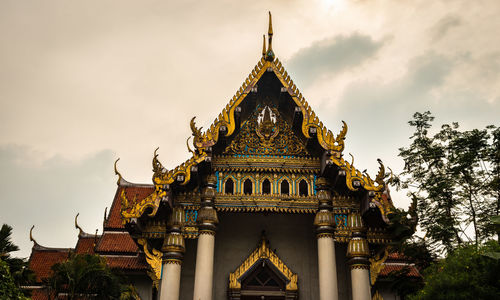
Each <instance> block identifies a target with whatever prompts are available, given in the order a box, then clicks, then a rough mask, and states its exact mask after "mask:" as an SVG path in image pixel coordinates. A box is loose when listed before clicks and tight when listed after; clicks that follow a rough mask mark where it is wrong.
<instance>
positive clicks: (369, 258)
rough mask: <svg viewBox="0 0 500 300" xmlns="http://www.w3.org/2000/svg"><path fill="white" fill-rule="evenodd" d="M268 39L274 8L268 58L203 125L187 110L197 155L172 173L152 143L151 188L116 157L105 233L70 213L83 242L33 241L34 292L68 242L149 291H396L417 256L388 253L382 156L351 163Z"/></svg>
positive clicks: (186, 294)
mask: <svg viewBox="0 0 500 300" xmlns="http://www.w3.org/2000/svg"><path fill="white" fill-rule="evenodd" d="M272 37H273V30H272V23H271V15H269V31H268V36H267V39H266V37H265V36H264V39H263V49H262V57H261V59H260V60H259V61H258V62H257V65H256V66H255V67H254V68H253V69H252V70H251V72H250V75H249V76H248V78H246V79H245V81H244V82H243V84H242V86H241V87H240V88H239V90H238V91H237V92H236V94H235V96H234V97H233V98H231V100H230V101H229V103H228V104H227V106H226V107H225V108H224V109H223V110H222V112H221V113H220V115H219V116H218V117H217V118H216V119H215V121H214V122H213V124H212V125H211V126H210V127H209V128H208V129H206V130H205V131H203V130H202V129H201V128H198V127H197V126H196V123H195V118H193V119H192V120H191V122H190V126H191V130H192V144H191V145H190V143H188V150H189V151H190V152H191V153H192V156H191V158H189V159H188V160H187V161H185V162H183V163H181V164H180V165H179V166H178V167H176V168H174V169H172V170H168V169H166V168H165V167H163V165H162V163H161V161H160V157H159V154H158V151H155V152H154V157H153V162H152V164H153V183H152V184H150V185H140V184H133V183H130V182H128V181H126V180H125V179H124V178H123V177H122V175H121V174H120V173H119V171H118V170H117V167H116V163H115V172H116V174H117V175H118V188H117V192H116V195H115V198H114V200H113V203H112V205H111V209H110V212H109V214H107V213H105V216H104V223H103V229H104V230H103V233H102V234H101V235H91V234H87V233H85V232H84V231H83V230H82V229H81V228H80V227H79V226H78V224H77V223H76V219H75V226H76V227H77V228H78V229H79V242H78V244H77V246H76V247H75V248H72V249H59V250H57V249H55V250H54V248H47V247H42V246H40V245H39V244H38V243H36V242H35V245H34V247H33V253H32V256H31V259H30V263H31V265H32V268H33V269H34V270H35V272H36V273H37V275H38V278H39V284H38V285H37V286H34V287H32V289H33V291H34V292H35V293H37V294H40V295H41V296H39V297H44V296H43V293H44V292H43V291H44V285H43V276H48V274H49V273H50V272H49V271H47V269H44V270H42V269H43V268H40V263H38V262H37V257H38V256H41V255H42V254H43V253H48V252H50V251H52V252H54V253H59V256H58V257H59V258H57V259H56V258H54V259H52V260H51V263H52V264H53V263H55V262H57V261H61V260H64V259H65V258H67V256H68V253H69V252H71V251H74V252H77V253H97V254H100V255H102V256H104V257H105V258H106V260H107V261H108V264H109V265H110V266H111V267H112V268H115V269H119V270H121V271H122V272H124V273H125V274H126V275H128V276H129V279H130V280H131V282H133V283H134V284H135V286H136V287H137V291H138V296H140V298H141V299H160V300H179V299H182V300H188V299H189V300H191V299H193V300H211V299H217V300H219V299H229V300H232V299H241V300H249V299H259V300H261V299H269V300H271V299H320V300H333V299H346V300H348V299H353V300H369V299H372V298H375V299H382V298H384V299H397V295H396V294H395V293H394V292H392V291H390V289H389V287H387V288H384V285H383V284H382V285H380V284H379V285H377V288H374V287H373V286H374V283H375V282H376V281H377V280H378V281H381V280H382V281H383V280H384V276H386V275H387V274H388V273H389V272H390V271H392V270H398V269H402V268H403V267H408V266H409V265H408V263H406V262H405V261H404V260H403V261H401V260H400V259H399V258H398V257H397V255H396V256H394V255H393V256H392V257H391V256H390V255H389V254H388V252H387V245H388V244H389V243H390V242H391V239H392V237H391V235H390V234H389V232H388V231H387V227H388V223H389V220H388V218H387V215H388V213H389V212H390V211H391V209H393V205H392V202H391V199H390V196H389V193H388V189H387V185H386V182H385V178H386V171H385V167H384V166H383V164H382V162H380V161H379V163H380V169H379V172H378V174H376V175H375V176H374V177H373V178H372V177H370V176H369V175H368V174H366V173H364V172H363V173H362V172H360V171H359V170H358V169H357V168H356V167H355V166H354V165H353V164H354V158H353V157H352V158H349V161H347V160H346V159H345V155H344V153H343V150H344V142H345V137H346V134H347V129H348V128H347V124H346V123H344V122H342V123H340V122H339V124H342V129H341V131H340V132H339V133H338V134H334V133H332V132H331V131H330V130H328V129H327V128H326V127H325V126H324V125H323V123H322V122H321V121H320V120H319V119H318V117H317V116H316V114H315V113H314V111H313V110H312V108H311V107H310V106H309V104H308V103H307V102H306V100H305V99H304V97H303V96H302V94H301V93H300V92H299V90H298V89H297V87H296V86H295V84H294V83H293V81H292V80H291V78H290V76H289V75H288V74H287V72H286V70H285V69H284V66H283V65H282V63H281V62H280V61H279V59H278V58H277V57H276V56H275V54H274V51H273V49H272ZM157 150H158V149H157ZM84 241H86V242H84ZM84 243H86V244H85V246H82V245H84ZM61 253H63V254H61ZM64 253H65V254H64ZM49 256H50V255H48V256H47V257H49ZM54 257H56V255H54ZM391 259H392V261H391ZM48 265H50V263H49V264H48ZM410 267H411V266H410ZM37 268H38V269H37ZM45 268H46V266H45ZM44 272H45V273H44ZM42 273H43V274H42ZM411 274H412V275H411V276H416V277H418V276H419V274H418V271H417V270H416V269H415V270H414V271H413V273H411ZM387 286H388V285H387ZM34 298H35V297H34ZM40 299H42V298H40Z"/></svg>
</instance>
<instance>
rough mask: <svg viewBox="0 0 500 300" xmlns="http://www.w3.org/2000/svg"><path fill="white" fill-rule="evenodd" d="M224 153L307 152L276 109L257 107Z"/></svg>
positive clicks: (291, 154) (264, 106) (280, 153)
mask: <svg viewBox="0 0 500 300" xmlns="http://www.w3.org/2000/svg"><path fill="white" fill-rule="evenodd" d="M223 154H224V155H273V156H306V155H308V152H307V151H306V149H305V146H304V145H303V144H302V142H301V141H300V140H299V138H298V137H297V136H296V135H295V134H294V133H293V131H292V129H291V128H290V125H288V123H287V122H286V121H285V120H284V119H283V118H281V115H280V113H279V111H278V109H277V108H275V107H273V106H272V105H260V106H257V108H256V109H255V111H254V112H253V114H252V115H251V116H250V118H249V119H248V120H247V121H246V122H244V124H243V125H242V127H241V129H240V132H239V133H238V135H237V136H236V137H235V138H234V139H233V141H232V142H231V144H230V145H229V146H227V147H226V149H225V150H224V152H223Z"/></svg>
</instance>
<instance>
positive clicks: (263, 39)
mask: <svg viewBox="0 0 500 300" xmlns="http://www.w3.org/2000/svg"><path fill="white" fill-rule="evenodd" d="M262 56H264V57H265V56H266V35H265V34H263V35H262Z"/></svg>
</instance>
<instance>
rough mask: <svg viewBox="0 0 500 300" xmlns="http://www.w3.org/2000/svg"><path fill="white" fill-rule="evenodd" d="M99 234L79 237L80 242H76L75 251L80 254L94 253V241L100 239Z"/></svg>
mask: <svg viewBox="0 0 500 300" xmlns="http://www.w3.org/2000/svg"><path fill="white" fill-rule="evenodd" d="M99 238H100V237H99V236H98V237H97V240H96V237H95V236H89V237H79V238H78V242H76V247H75V252H76V253H78V254H80V253H88V254H94V246H95V245H94V243H96V242H97V241H99Z"/></svg>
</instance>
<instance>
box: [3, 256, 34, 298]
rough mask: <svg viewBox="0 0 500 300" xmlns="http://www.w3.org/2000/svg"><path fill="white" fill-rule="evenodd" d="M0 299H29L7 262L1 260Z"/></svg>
mask: <svg viewBox="0 0 500 300" xmlns="http://www.w3.org/2000/svg"><path fill="white" fill-rule="evenodd" d="M0 299H15V300H25V299H28V298H27V297H26V296H24V294H23V292H22V291H21V289H20V288H19V287H18V286H17V285H16V283H15V282H14V278H13V277H12V275H11V274H10V269H9V265H8V264H7V262H5V261H3V260H0Z"/></svg>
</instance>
